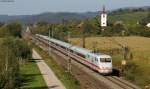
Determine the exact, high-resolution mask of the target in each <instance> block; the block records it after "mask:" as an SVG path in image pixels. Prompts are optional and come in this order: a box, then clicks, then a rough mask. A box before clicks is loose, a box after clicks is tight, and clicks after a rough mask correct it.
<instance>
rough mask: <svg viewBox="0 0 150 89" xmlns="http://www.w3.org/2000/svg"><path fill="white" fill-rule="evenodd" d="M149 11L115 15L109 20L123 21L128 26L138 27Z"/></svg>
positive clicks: (110, 16)
mask: <svg viewBox="0 0 150 89" xmlns="http://www.w3.org/2000/svg"><path fill="white" fill-rule="evenodd" d="M148 13H149V12H148V11H145V12H140V11H139V12H130V13H121V14H115V15H109V19H110V21H112V22H115V21H123V22H124V23H125V24H126V25H127V26H132V25H136V24H137V22H139V21H140V20H141V19H142V18H144V17H146V16H147V15H148Z"/></svg>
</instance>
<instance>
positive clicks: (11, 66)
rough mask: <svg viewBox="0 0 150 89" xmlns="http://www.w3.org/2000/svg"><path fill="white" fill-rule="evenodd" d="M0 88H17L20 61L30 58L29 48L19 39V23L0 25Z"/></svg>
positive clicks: (19, 79) (19, 76)
mask: <svg viewBox="0 0 150 89" xmlns="http://www.w3.org/2000/svg"><path fill="white" fill-rule="evenodd" d="M0 37H1V38H0V50H1V51H0V89H17V88H19V86H20V85H21V75H20V67H19V66H20V62H21V61H22V60H24V59H28V58H31V48H30V47H29V46H28V44H27V42H25V41H24V40H22V39H20V38H19V37H21V25H20V24H18V23H12V24H8V25H6V24H5V25H2V26H1V27H0Z"/></svg>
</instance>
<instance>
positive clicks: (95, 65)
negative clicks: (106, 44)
mask: <svg viewBox="0 0 150 89" xmlns="http://www.w3.org/2000/svg"><path fill="white" fill-rule="evenodd" d="M36 39H38V40H39V41H41V42H43V43H45V44H47V45H49V42H50V43H51V44H50V45H51V47H53V48H55V49H57V50H59V51H61V52H62V53H64V54H67V53H68V52H67V51H69V52H71V54H72V55H74V56H71V57H72V58H74V57H75V58H74V59H75V60H77V61H78V62H80V63H82V64H84V65H86V66H88V67H90V68H92V69H93V70H95V71H98V72H99V73H100V74H110V73H112V58H111V56H109V55H106V54H103V53H93V52H92V50H88V49H85V48H81V47H79V46H74V45H72V44H69V43H66V42H63V41H60V40H57V39H54V38H49V37H48V36H43V35H39V34H36ZM68 49H69V50H68Z"/></svg>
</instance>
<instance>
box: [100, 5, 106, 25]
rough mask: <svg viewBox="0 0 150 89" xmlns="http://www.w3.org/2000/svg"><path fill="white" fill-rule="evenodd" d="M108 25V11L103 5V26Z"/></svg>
mask: <svg viewBox="0 0 150 89" xmlns="http://www.w3.org/2000/svg"><path fill="white" fill-rule="evenodd" d="M106 26H107V13H106V11H105V6H103V11H102V13H101V27H106Z"/></svg>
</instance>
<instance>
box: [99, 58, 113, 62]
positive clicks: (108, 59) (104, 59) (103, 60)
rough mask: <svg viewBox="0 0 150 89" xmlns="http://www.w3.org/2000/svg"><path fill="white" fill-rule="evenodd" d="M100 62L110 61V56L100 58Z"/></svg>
mask: <svg viewBox="0 0 150 89" xmlns="http://www.w3.org/2000/svg"><path fill="white" fill-rule="evenodd" d="M100 61H101V62H111V58H101V59H100Z"/></svg>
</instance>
